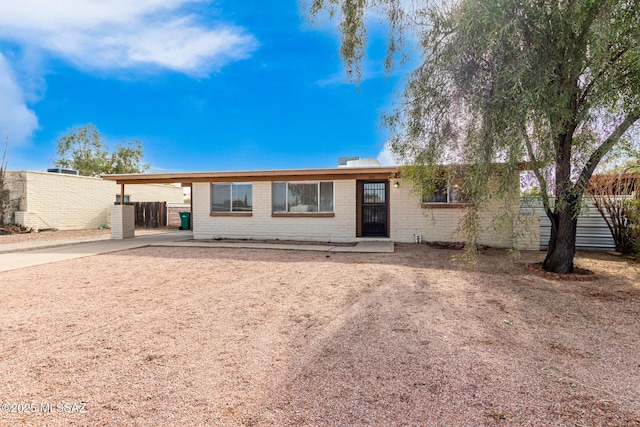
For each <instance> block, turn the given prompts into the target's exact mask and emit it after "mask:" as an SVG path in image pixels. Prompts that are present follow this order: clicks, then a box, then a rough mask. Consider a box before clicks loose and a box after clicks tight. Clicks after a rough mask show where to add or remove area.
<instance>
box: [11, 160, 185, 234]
mask: <svg viewBox="0 0 640 427" xmlns="http://www.w3.org/2000/svg"><path fill="white" fill-rule="evenodd" d="M10 174H11V181H12V187H11V191H12V193H11V195H10V197H11V198H12V199H13V198H14V197H15V198H21V202H20V212H24V214H22V215H16V218H19V217H21V218H30V221H32V222H33V223H31V224H23V225H25V226H28V227H33V228H58V229H60V230H79V229H95V228H98V227H100V226H101V225H106V226H109V225H110V224H109V208H110V206H112V205H113V204H114V203H115V201H116V195H118V194H120V186H119V185H117V184H116V183H115V182H113V181H104V180H102V179H100V178H92V177H86V176H77V175H66V174H57V173H48V172H32V171H18V172H10ZM125 194H126V195H130V201H131V202H168V203H182V200H183V191H182V188H180V187H175V186H167V185H126V186H125Z"/></svg>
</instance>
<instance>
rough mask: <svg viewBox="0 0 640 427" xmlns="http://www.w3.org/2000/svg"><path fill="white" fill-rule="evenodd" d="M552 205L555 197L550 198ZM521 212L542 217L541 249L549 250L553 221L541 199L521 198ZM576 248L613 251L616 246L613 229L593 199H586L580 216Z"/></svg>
mask: <svg viewBox="0 0 640 427" xmlns="http://www.w3.org/2000/svg"><path fill="white" fill-rule="evenodd" d="M549 201H550V203H551V205H552V206H553V203H554V202H555V198H550V199H549ZM520 213H522V214H536V215H538V216H539V217H540V250H547V249H548V247H549V238H550V237H551V221H549V218H548V217H547V214H546V213H545V212H544V208H543V207H542V201H541V200H539V199H538V200H535V201H532V200H529V199H524V198H523V199H521V202H520ZM576 248H577V249H578V250H589V251H611V250H615V248H616V246H615V244H614V243H613V237H612V236H611V230H609V227H608V226H607V223H606V222H605V220H604V219H603V218H602V215H600V212H598V209H596V206H595V205H594V204H593V201H592V200H588V199H585V207H584V209H583V212H582V213H581V214H580V216H578V228H577V230H576Z"/></svg>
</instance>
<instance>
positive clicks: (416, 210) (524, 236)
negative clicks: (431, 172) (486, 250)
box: [390, 181, 540, 249]
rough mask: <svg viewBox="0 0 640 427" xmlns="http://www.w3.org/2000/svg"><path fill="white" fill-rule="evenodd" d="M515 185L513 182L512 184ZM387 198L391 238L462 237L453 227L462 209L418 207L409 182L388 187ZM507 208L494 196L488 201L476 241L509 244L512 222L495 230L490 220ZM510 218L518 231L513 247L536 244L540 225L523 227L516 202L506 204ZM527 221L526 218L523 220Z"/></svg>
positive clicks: (431, 239) (433, 239)
mask: <svg viewBox="0 0 640 427" xmlns="http://www.w3.org/2000/svg"><path fill="white" fill-rule="evenodd" d="M514 185H517V183H514ZM390 199H391V238H392V240H394V241H396V242H413V241H414V237H413V236H414V234H420V235H421V236H422V240H423V241H425V242H456V241H458V242H459V241H462V240H463V239H462V238H461V237H460V235H459V234H458V232H457V230H458V227H459V225H460V221H461V220H462V217H463V215H464V213H465V210H464V209H462V208H453V207H452V208H446V207H437V208H429V207H422V206H421V204H420V200H419V197H418V196H417V195H415V194H413V192H412V187H411V184H410V183H408V182H406V181H401V184H400V187H399V188H394V187H393V186H391V188H390ZM506 209H507V207H505V202H504V201H503V200H500V199H498V198H494V199H492V200H490V201H489V203H488V204H487V207H486V208H485V210H484V211H483V212H482V213H481V215H480V218H481V220H480V226H481V228H482V231H481V233H480V241H479V243H480V244H484V245H488V246H493V247H511V246H512V243H513V241H512V240H513V239H512V227H513V225H512V224H504V227H505V228H504V229H502V231H496V230H494V228H493V227H492V224H491V223H492V221H493V220H494V218H496V217H497V216H499V215H502V214H503V213H504V212H505V210H506ZM508 209H511V212H512V214H513V215H514V216H513V218H515V219H516V221H517V222H518V228H517V230H518V232H519V233H520V234H521V235H520V237H519V238H518V240H517V242H516V243H517V247H518V248H520V249H529V248H532V247H536V246H535V245H536V244H538V242H539V240H540V237H539V233H540V231H539V230H540V227H536V226H535V224H532V223H530V222H527V224H528V226H527V227H525V226H524V223H523V218H521V217H520V218H518V217H517V216H515V214H517V213H518V211H519V209H520V205H519V203H515V204H513V206H510V207H508ZM527 221H529V220H527Z"/></svg>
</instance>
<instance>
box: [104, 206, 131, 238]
mask: <svg viewBox="0 0 640 427" xmlns="http://www.w3.org/2000/svg"><path fill="white" fill-rule="evenodd" d="M109 213H110V215H111V238H112V239H116V240H120V239H129V238H131V237H134V236H135V227H136V221H135V212H134V207H133V205H113V206H111V209H110V212H109Z"/></svg>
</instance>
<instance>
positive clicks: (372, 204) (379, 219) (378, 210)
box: [362, 182, 388, 237]
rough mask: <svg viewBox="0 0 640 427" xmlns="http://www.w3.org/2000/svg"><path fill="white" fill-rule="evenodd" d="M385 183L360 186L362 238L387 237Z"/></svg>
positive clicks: (369, 183) (370, 183)
mask: <svg viewBox="0 0 640 427" xmlns="http://www.w3.org/2000/svg"><path fill="white" fill-rule="evenodd" d="M387 226H388V225H387V183H386V182H365V183H363V184H362V236H364V237H373V236H385V237H386V236H387Z"/></svg>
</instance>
